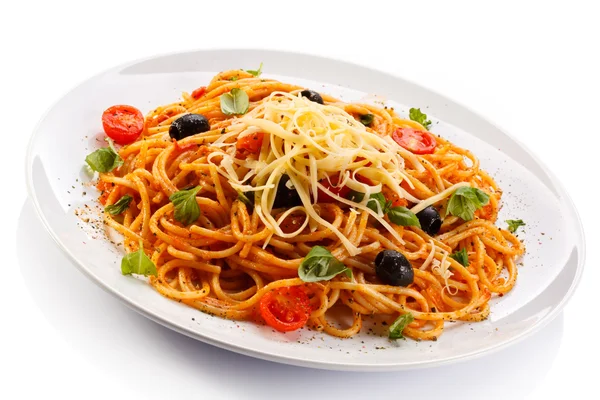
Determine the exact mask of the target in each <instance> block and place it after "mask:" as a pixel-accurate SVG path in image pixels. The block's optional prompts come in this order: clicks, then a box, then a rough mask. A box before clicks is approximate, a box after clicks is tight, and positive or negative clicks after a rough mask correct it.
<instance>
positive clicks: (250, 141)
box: [235, 132, 265, 153]
mask: <svg viewBox="0 0 600 400" xmlns="http://www.w3.org/2000/svg"><path fill="white" fill-rule="evenodd" d="M264 136H265V134H264V133H262V132H255V133H251V134H250V135H246V136H243V137H241V138H239V139H238V141H237V143H236V145H235V147H236V148H237V149H238V150H243V151H247V152H249V153H258V152H259V151H260V148H261V146H262V142H263V137H264Z"/></svg>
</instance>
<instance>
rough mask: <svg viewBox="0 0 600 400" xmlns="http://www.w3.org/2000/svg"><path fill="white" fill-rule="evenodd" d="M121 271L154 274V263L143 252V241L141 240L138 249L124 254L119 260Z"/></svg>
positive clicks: (145, 274)
mask: <svg viewBox="0 0 600 400" xmlns="http://www.w3.org/2000/svg"><path fill="white" fill-rule="evenodd" d="M121 273H122V274H123V275H131V274H138V275H144V276H148V275H154V276H156V265H154V263H153V262H152V260H150V258H148V256H147V255H146V253H145V252H144V243H143V242H142V241H141V240H140V247H139V249H138V251H136V252H134V253H129V254H127V255H125V257H123V259H122V260H121Z"/></svg>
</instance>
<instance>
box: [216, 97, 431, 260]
mask: <svg viewBox="0 0 600 400" xmlns="http://www.w3.org/2000/svg"><path fill="white" fill-rule="evenodd" d="M255 132H263V133H265V135H264V138H263V145H262V148H261V151H260V154H259V155H258V159H257V160H251V159H250V160H240V159H238V158H236V157H235V151H236V149H235V146H227V144H229V143H231V142H232V140H235V138H239V137H243V136H246V135H250V134H252V133H255ZM214 147H215V149H216V150H215V151H214V152H213V153H212V154H211V155H210V156H209V157H208V161H209V162H210V163H212V164H214V165H215V166H216V167H217V169H218V172H219V174H221V175H222V176H224V177H225V178H226V179H227V180H228V181H229V183H230V185H231V186H232V187H233V188H234V189H236V190H242V191H255V192H258V196H259V197H258V201H257V204H256V207H255V211H256V212H257V213H258V215H259V217H260V219H261V221H262V222H263V223H264V224H265V226H267V227H268V229H270V230H271V231H272V232H274V234H275V235H276V236H279V237H283V238H286V237H292V236H294V235H296V234H298V232H294V233H292V234H286V233H284V232H283V231H282V230H281V228H280V226H279V225H280V224H281V222H282V221H283V218H281V217H280V218H278V219H277V220H276V219H275V218H274V217H273V216H272V211H273V202H274V200H275V196H276V191H277V185H278V183H279V180H280V178H281V176H282V175H284V174H287V175H288V176H289V178H290V182H291V184H292V185H293V186H294V188H295V189H296V191H297V192H298V195H299V197H300V199H301V200H302V205H301V206H298V207H295V208H294V212H300V213H303V214H305V215H306V216H307V222H306V223H305V224H303V227H304V226H306V225H308V226H310V228H311V231H312V230H314V229H316V225H315V223H317V224H320V225H322V226H324V227H326V228H328V229H330V230H331V231H332V232H334V233H335V235H336V236H337V237H338V239H339V240H340V242H341V243H342V244H343V246H344V247H345V249H346V250H347V252H348V253H349V254H350V255H356V254H359V253H360V250H359V248H358V247H357V246H356V245H355V244H354V243H352V242H351V241H350V240H349V239H348V238H346V237H345V236H344V235H343V234H342V232H341V231H340V230H338V229H337V228H336V227H334V226H333V225H332V224H331V223H330V222H328V221H327V220H325V219H324V218H323V217H321V216H320V214H319V212H318V210H317V209H316V208H315V199H316V198H317V194H318V192H319V190H321V191H323V192H325V193H327V194H328V195H330V196H331V197H333V198H335V199H337V200H338V201H340V202H341V203H345V204H348V205H350V206H351V207H354V208H356V209H357V210H359V211H363V212H367V213H369V214H370V215H371V216H372V217H374V218H376V219H377V220H378V221H379V223H381V225H383V227H385V229H386V230H387V231H388V232H390V234H391V235H393V236H394V237H395V238H396V239H397V240H398V241H399V242H400V243H404V241H403V240H402V238H401V237H400V235H399V234H398V232H396V230H395V229H394V227H393V226H391V225H390V224H389V223H388V222H386V221H385V220H384V215H383V214H382V213H381V212H377V213H376V212H374V211H373V210H371V209H369V208H368V207H367V206H366V204H367V202H368V199H369V197H370V195H371V194H374V193H378V192H380V191H381V189H382V187H383V186H386V187H388V188H389V189H391V190H392V191H394V192H395V193H396V194H398V196H400V197H401V198H405V199H407V200H408V201H411V202H414V203H418V202H419V201H420V200H419V199H417V198H415V197H414V196H412V195H411V194H409V193H408V192H406V190H404V189H403V188H402V187H401V186H400V184H401V183H402V182H403V181H405V180H406V174H405V173H404V170H405V163H406V162H408V163H410V165H411V166H412V167H413V168H414V169H416V170H418V171H424V167H423V166H422V165H421V163H420V162H419V159H418V158H417V157H416V156H415V155H414V154H412V153H411V152H409V151H407V150H405V149H404V148H402V147H401V146H399V145H398V144H397V143H396V142H395V141H394V140H393V139H392V138H391V137H389V136H382V135H379V134H377V133H374V132H373V131H370V130H368V129H367V128H366V127H365V126H364V125H363V124H361V123H360V122H358V121H357V120H355V119H354V117H352V115H350V114H348V113H347V112H346V111H344V110H343V108H341V107H338V106H335V105H322V104H318V103H316V102H312V101H310V100H308V99H307V98H305V97H301V96H300V95H299V94H298V95H293V94H290V93H284V92H274V93H272V94H271V95H270V96H269V97H268V98H267V99H265V100H264V101H263V102H262V103H261V104H260V105H258V106H257V107H255V108H254V109H253V110H252V111H250V112H249V113H248V114H246V115H245V116H243V117H241V118H238V119H236V120H235V121H234V122H233V123H232V125H231V126H230V127H229V128H228V132H227V133H225V134H223V135H222V136H221V137H220V138H219V139H218V140H217V141H216V142H215V146H214ZM333 176H337V177H338V182H340V183H341V184H343V185H345V186H347V187H349V188H350V189H353V190H356V191H359V192H361V193H364V194H365V196H364V199H363V201H362V202H361V203H359V204H357V203H354V202H351V201H349V200H347V199H345V198H342V197H340V196H337V195H336V194H334V193H332V192H331V191H329V190H328V188H326V187H325V186H323V185H322V184H321V181H323V180H324V179H330V177H333ZM360 177H362V178H368V179H370V180H372V181H373V182H379V183H378V184H377V185H374V186H371V185H368V184H365V183H363V182H361V180H360ZM363 181H364V179H363ZM408 184H409V185H410V186H412V184H411V183H410V182H408ZM434 197H435V196H434ZM290 214H291V212H290V211H288V212H287V213H286V214H285V215H286V216H287V215H290Z"/></svg>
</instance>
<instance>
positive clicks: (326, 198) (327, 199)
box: [318, 176, 350, 203]
mask: <svg viewBox="0 0 600 400" xmlns="http://www.w3.org/2000/svg"><path fill="white" fill-rule="evenodd" d="M329 179H330V180H331V183H330V182H329V180H328V179H323V180H321V181H320V182H319V183H320V184H321V185H323V186H325V187H326V188H327V189H328V190H329V191H330V192H332V193H333V194H337V195H338V196H340V197H343V198H346V196H347V195H348V193H350V188H349V187H348V186H338V182H339V177H337V176H333V177H331V178H329ZM335 201H337V200H336V199H334V198H333V197H331V196H330V195H328V194H327V193H325V192H324V191H322V190H321V189H319V191H318V202H319V203H333V202H335Z"/></svg>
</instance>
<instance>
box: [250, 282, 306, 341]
mask: <svg viewBox="0 0 600 400" xmlns="http://www.w3.org/2000/svg"><path fill="white" fill-rule="evenodd" d="M259 310H260V315H261V316H262V317H263V319H264V320H265V322H266V323H267V325H269V326H270V327H272V328H274V329H277V330H278V331H279V332H289V331H295V330H296V329H300V328H302V327H303V326H304V325H306V322H307V321H308V318H309V317H310V312H311V307H310V300H309V298H308V295H307V294H306V292H305V291H304V290H302V289H301V288H299V287H296V286H292V287H283V288H278V289H274V290H272V291H270V292H267V293H266V294H265V295H264V296H263V297H262V299H260V304H259Z"/></svg>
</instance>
